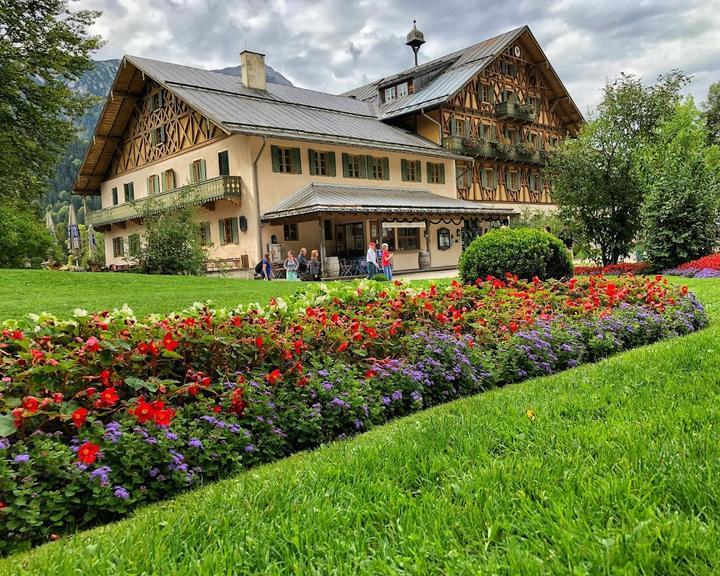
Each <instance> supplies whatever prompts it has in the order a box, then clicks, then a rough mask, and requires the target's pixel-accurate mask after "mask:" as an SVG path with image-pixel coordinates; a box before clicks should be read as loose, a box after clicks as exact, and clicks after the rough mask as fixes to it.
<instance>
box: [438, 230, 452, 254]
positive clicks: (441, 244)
mask: <svg viewBox="0 0 720 576" xmlns="http://www.w3.org/2000/svg"><path fill="white" fill-rule="evenodd" d="M437 243H438V250H448V249H449V248H450V247H451V246H452V242H451V240H450V230H448V229H447V228H438V231H437Z"/></svg>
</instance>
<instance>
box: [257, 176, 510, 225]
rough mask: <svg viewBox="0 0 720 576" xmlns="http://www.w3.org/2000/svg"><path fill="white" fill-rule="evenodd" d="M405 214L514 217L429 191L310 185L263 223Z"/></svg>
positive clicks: (266, 216) (271, 212)
mask: <svg viewBox="0 0 720 576" xmlns="http://www.w3.org/2000/svg"><path fill="white" fill-rule="evenodd" d="M333 213H335V214H368V215H370V214H402V215H405V216H412V215H417V216H421V215H422V216H424V217H427V216H432V215H437V216H463V217H468V218H473V217H474V218H482V219H486V220H497V219H501V218H507V217H509V216H511V215H512V214H514V212H513V210H512V209H510V208H491V207H486V206H482V205H481V204H478V203H477V202H469V201H467V200H461V199H459V198H451V197H447V196H440V195H439V194H433V193H432V192H430V191H429V190H411V189H405V188H380V187H373V186H347V185H340V184H316V183H312V184H308V185H307V186H305V187H303V188H301V189H300V190H298V191H297V192H295V193H294V194H291V195H290V196H288V197H287V198H285V199H284V200H282V201H281V202H279V203H278V204H276V205H275V206H274V207H273V208H271V209H270V210H268V211H267V212H265V214H263V216H262V221H263V222H266V223H276V224H279V223H280V221H283V222H291V221H303V220H310V219H312V218H314V217H317V216H319V215H321V214H333Z"/></svg>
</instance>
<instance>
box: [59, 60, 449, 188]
mask: <svg viewBox="0 0 720 576" xmlns="http://www.w3.org/2000/svg"><path fill="white" fill-rule="evenodd" d="M146 77H147V78H151V79H152V80H154V81H155V82H157V83H158V84H160V85H161V86H163V87H164V88H166V89H167V90H168V91H170V92H172V93H173V94H175V95H176V96H177V97H178V98H180V99H181V100H182V101H183V102H185V103H186V104H188V105H189V106H190V107H191V108H193V109H195V110H197V111H198V112H199V113H200V114H202V115H203V116H205V117H206V118H207V119H208V120H209V121H211V122H212V123H214V124H216V125H217V126H218V127H219V128H220V129H221V130H223V131H224V132H225V133H227V134H233V133H238V134H251V135H260V136H274V137H277V138H284V139H291V140H304V141H310V142H320V143H325V144H328V143H329V144H340V145H348V146H359V147H365V148H373V149H383V150H392V151H398V152H409V153H415V154H424V155H431V156H444V157H450V158H456V157H458V156H457V155H456V154H453V153H452V152H450V151H448V150H446V149H445V148H442V147H441V146H438V145H437V144H435V143H433V142H431V141H429V140H427V139H425V138H423V137H421V136H418V135H417V134H414V133H412V132H409V131H406V130H403V129H400V128H397V127H395V126H390V125H388V124H385V123H383V122H381V121H380V120H378V118H377V113H376V110H375V109H374V107H373V106H372V104H370V103H367V102H363V101H358V100H354V99H352V98H345V97H342V96H337V95H333V94H325V93H323V92H316V91H314V90H306V89H303V88H296V87H294V86H283V85H280V84H268V85H267V90H266V91H261V90H252V89H250V88H246V87H245V86H244V85H243V84H242V82H241V81H240V79H239V78H237V77H233V76H228V75H225V74H221V73H218V72H211V71H209V70H202V69H199V68H192V67H189V66H181V65H178V64H170V63H167V62H160V61H157V60H150V59H148V58H138V57H135V56H126V57H125V58H123V60H122V62H121V64H120V68H119V69H118V72H117V75H116V77H115V81H114V82H113V86H112V89H111V91H110V94H109V96H108V99H107V101H106V102H105V106H104V107H103V110H102V112H101V114H100V118H99V120H98V123H97V126H96V127H95V133H94V135H93V138H92V140H91V142H90V145H89V146H88V150H87V153H86V156H85V160H84V161H83V164H82V166H81V168H80V172H79V174H78V177H77V179H76V181H75V184H74V185H73V191H74V192H76V193H79V194H97V193H98V191H99V189H100V182H101V181H102V179H103V178H104V176H105V174H106V172H107V170H108V168H109V166H110V163H111V161H112V158H113V155H114V153H115V150H116V148H117V146H118V145H119V142H120V139H121V138H122V136H123V133H124V130H125V126H126V125H127V122H128V121H129V120H130V117H131V116H132V112H133V109H134V106H135V103H136V102H137V100H138V98H139V97H140V96H141V94H142V92H143V90H144V86H145V78H146Z"/></svg>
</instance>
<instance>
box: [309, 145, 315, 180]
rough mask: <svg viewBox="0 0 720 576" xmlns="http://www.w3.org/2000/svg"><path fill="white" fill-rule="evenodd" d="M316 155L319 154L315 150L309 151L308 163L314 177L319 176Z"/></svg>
mask: <svg viewBox="0 0 720 576" xmlns="http://www.w3.org/2000/svg"><path fill="white" fill-rule="evenodd" d="M316 154H317V152H315V150H308V163H309V164H310V174H312V175H315V174H317V162H316V160H317V157H316V156H315V155H316Z"/></svg>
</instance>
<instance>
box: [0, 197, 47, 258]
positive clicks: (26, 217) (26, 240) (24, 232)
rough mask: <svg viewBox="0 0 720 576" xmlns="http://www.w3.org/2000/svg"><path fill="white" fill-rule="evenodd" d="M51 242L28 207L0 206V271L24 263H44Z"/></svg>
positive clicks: (39, 219)
mask: <svg viewBox="0 0 720 576" xmlns="http://www.w3.org/2000/svg"><path fill="white" fill-rule="evenodd" d="M53 246H54V242H53V239H52V237H51V236H50V234H49V232H48V230H47V228H45V225H44V224H43V223H42V220H41V218H40V217H39V216H38V215H37V214H36V213H34V212H33V211H32V209H31V208H27V207H23V206H18V205H14V204H1V205H0V268H22V267H24V266H25V263H26V261H28V260H30V261H32V259H35V260H36V261H41V262H42V261H43V260H45V259H46V258H47V257H48V255H49V254H50V252H51V251H52V249H53Z"/></svg>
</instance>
